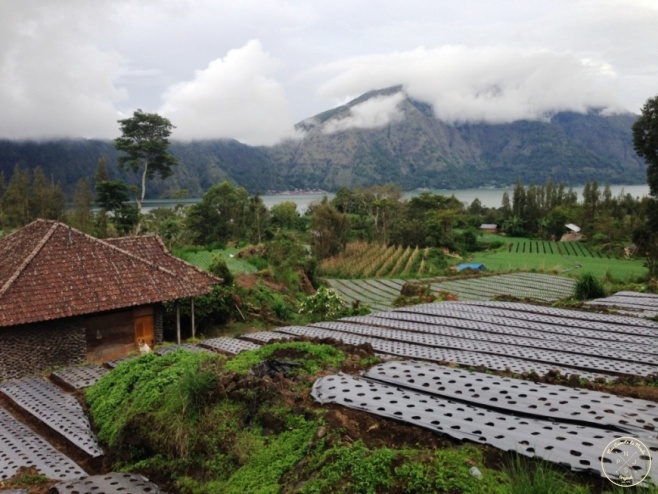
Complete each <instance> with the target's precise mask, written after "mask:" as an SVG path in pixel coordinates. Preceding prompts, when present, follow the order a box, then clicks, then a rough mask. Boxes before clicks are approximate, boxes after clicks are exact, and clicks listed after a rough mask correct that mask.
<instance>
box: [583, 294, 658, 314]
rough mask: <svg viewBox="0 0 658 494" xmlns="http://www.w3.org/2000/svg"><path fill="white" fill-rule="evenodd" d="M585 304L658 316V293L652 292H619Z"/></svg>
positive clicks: (629, 312)
mask: <svg viewBox="0 0 658 494" xmlns="http://www.w3.org/2000/svg"><path fill="white" fill-rule="evenodd" d="M585 305H586V306H589V307H605V308H609V309H617V310H621V311H623V312H625V313H628V314H634V315H638V316H640V317H656V316H658V295H655V294H652V293H636V292H617V293H615V294H614V295H611V296H610V297H606V298H597V299H594V300H591V301H589V302H586V303H585Z"/></svg>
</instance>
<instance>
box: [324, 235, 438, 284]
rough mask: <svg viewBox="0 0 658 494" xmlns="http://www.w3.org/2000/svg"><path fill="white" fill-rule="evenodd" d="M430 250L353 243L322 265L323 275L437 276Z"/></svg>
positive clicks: (344, 276) (365, 276)
mask: <svg viewBox="0 0 658 494" xmlns="http://www.w3.org/2000/svg"><path fill="white" fill-rule="evenodd" d="M435 271H436V268H435V267H434V266H432V264H431V260H430V249H429V248H425V249H420V248H419V247H415V248H412V247H406V248H404V247H402V246H395V245H391V246H387V245H386V244H371V243H368V242H350V243H349V244H347V248H346V249H345V251H344V252H342V253H341V254H340V255H338V256H336V257H331V258H329V259H325V260H323V261H322V262H321V263H320V273H322V274H323V275H325V276H331V277H336V278H380V277H382V276H387V277H394V276H397V277H403V278H405V277H416V276H435V275H436V274H437V273H436V272H435Z"/></svg>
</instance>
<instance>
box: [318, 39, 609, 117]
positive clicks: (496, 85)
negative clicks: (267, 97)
mask: <svg viewBox="0 0 658 494" xmlns="http://www.w3.org/2000/svg"><path fill="white" fill-rule="evenodd" d="M314 73H315V74H316V75H322V76H323V77H329V79H328V80H327V82H325V83H323V84H321V85H320V87H319V89H318V92H319V94H320V95H322V96H330V97H333V98H335V99H336V100H337V101H344V100H345V99H348V98H353V97H356V96H358V95H360V94H362V93H364V92H366V91H368V90H371V89H373V88H383V87H388V86H394V85H398V84H401V85H403V86H404V88H405V90H406V92H407V93H408V94H409V96H411V97H412V98H415V99H418V100H420V101H423V102H426V103H428V104H431V105H432V107H433V108H434V113H435V115H436V117H437V118H439V119H441V120H444V121H446V122H488V123H507V122H512V121H515V120H521V119H541V118H545V117H546V115H548V114H551V113H554V112H558V111H566V110H571V111H576V112H585V111H587V110H588V109H591V108H598V109H605V110H608V111H611V112H612V111H617V110H621V105H620V103H619V101H618V100H617V98H616V96H615V73H614V70H613V69H612V67H610V66H609V65H607V64H602V63H596V62H595V61H593V60H581V59H579V58H577V57H575V56H574V55H572V54H569V53H556V52H552V51H549V50H540V49H520V48H510V47H504V46H497V47H481V48H469V47H464V46H445V47H440V48H433V49H428V48H424V47H421V48H417V49H415V50H411V51H407V52H398V53H394V54H391V55H374V56H360V57H354V58H349V59H345V60H341V61H337V62H332V63H328V64H325V65H322V66H319V67H316V68H315V69H314Z"/></svg>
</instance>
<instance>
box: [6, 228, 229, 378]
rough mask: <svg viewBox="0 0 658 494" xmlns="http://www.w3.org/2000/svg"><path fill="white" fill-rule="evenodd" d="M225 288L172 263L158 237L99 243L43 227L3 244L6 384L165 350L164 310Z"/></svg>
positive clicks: (200, 273)
mask: <svg viewBox="0 0 658 494" xmlns="http://www.w3.org/2000/svg"><path fill="white" fill-rule="evenodd" d="M220 281H221V280H219V279H218V278H216V277H214V276H212V275H209V274H207V273H205V272H203V271H202V270H200V269H197V268H196V267H194V266H192V265H191V264H188V263H186V262H185V261H182V260H180V259H177V258H175V257H174V256H172V255H171V254H170V253H169V252H168V251H167V249H166V247H165V246H164V244H163V243H162V241H161V240H160V239H159V238H158V237H156V236H143V237H130V238H117V239H106V240H99V239H97V238H94V237H92V236H90V235H87V234H85V233H83V232H81V231H79V230H76V229H74V228H71V227H69V226H67V225H65V224H63V223H59V222H56V221H49V220H37V221H34V222H33V223H30V224H29V225H27V226H25V227H23V228H21V229H20V230H18V231H16V232H14V233H12V234H10V235H8V236H6V237H3V238H0V379H7V378H14V377H19V376H22V375H26V374H31V373H36V372H40V371H41V370H44V369H48V368H52V367H59V366H63V365H71V364H75V363H79V362H84V361H86V360H90V361H106V360H111V359H114V358H117V357H120V356H123V355H125V354H126V353H128V352H130V351H132V350H135V349H136V348H137V346H136V342H137V340H138V339H140V338H141V339H142V340H144V341H145V342H146V343H147V344H149V345H150V346H151V347H153V345H154V344H155V343H160V342H162V338H163V316H164V308H163V305H162V303H163V302H165V301H174V300H180V299H183V298H188V297H195V296H198V295H203V294H206V293H208V292H210V291H211V290H212V288H213V286H214V285H216V284H217V283H219V282H220Z"/></svg>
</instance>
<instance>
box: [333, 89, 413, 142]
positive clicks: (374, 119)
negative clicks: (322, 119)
mask: <svg viewBox="0 0 658 494" xmlns="http://www.w3.org/2000/svg"><path fill="white" fill-rule="evenodd" d="M404 99H405V95H404V94H403V93H396V94H393V95H390V96H380V97H376V98H371V99H369V100H367V101H364V102H363V103H359V104H358V105H354V106H353V107H351V108H350V111H349V115H347V116H346V117H343V118H340V119H331V120H329V121H327V122H326V123H325V125H324V126H323V127H322V131H323V132H325V133H327V134H331V133H334V132H340V131H342V130H347V129H352V128H359V129H369V128H376V127H384V126H385V125H388V124H389V123H391V122H393V121H395V120H399V119H401V118H402V117H403V115H402V111H401V110H400V109H399V107H398V105H399V104H400V103H401V102H402V100H404Z"/></svg>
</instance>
